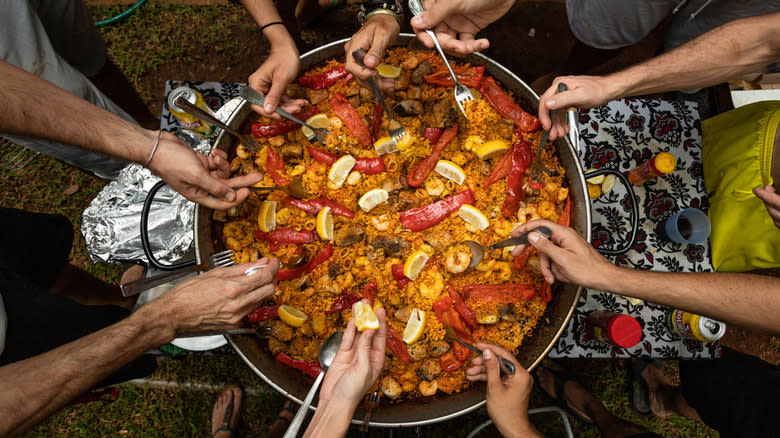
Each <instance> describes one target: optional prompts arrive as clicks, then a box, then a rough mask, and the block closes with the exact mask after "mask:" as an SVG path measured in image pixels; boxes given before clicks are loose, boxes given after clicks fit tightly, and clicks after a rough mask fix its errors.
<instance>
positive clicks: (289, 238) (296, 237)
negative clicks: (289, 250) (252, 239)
mask: <svg viewBox="0 0 780 438" xmlns="http://www.w3.org/2000/svg"><path fill="white" fill-rule="evenodd" d="M255 236H256V237H257V238H258V239H259V240H264V241H266V242H273V243H284V244H293V245H300V244H302V243H309V242H315V241H317V240H320V236H319V235H318V234H317V232H316V231H314V230H300V231H298V230H295V229H293V228H277V229H275V230H273V231H271V232H269V233H264V232H262V231H260V230H255Z"/></svg>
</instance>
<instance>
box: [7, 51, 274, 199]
mask: <svg viewBox="0 0 780 438" xmlns="http://www.w3.org/2000/svg"><path fill="white" fill-rule="evenodd" d="M0 75H1V76H2V77H3V86H2V87H0V101H2V102H5V104H6V109H7V110H6V111H4V113H3V116H2V117H0V132H4V133H8V134H15V135H24V136H28V137H38V138H46V139H49V140H52V141H56V142H59V143H66V144H71V145H74V146H78V147H81V148H84V149H88V150H91V151H95V152H100V153H103V154H106V155H111V156H114V157H117V158H121V159H124V160H127V161H132V162H135V163H139V164H146V162H147V161H148V159H149V157H150V154H151V151H152V147H153V145H154V143H155V140H156V138H157V135H158V132H156V131H149V130H146V129H143V128H141V127H140V126H138V125H136V124H134V123H132V122H129V121H127V120H125V119H123V118H121V117H119V116H117V115H116V114H113V113H111V112H109V111H106V110H105V109H103V108H100V107H98V106H95V105H93V104H92V103H90V102H87V101H86V100H83V99H79V98H78V97H76V96H74V95H72V94H70V93H68V92H67V91H65V90H63V89H62V88H59V87H57V86H55V85H53V84H52V83H50V82H48V81H45V80H43V79H41V78H39V77H37V76H35V75H33V74H31V73H28V72H26V71H24V70H22V69H20V68H17V67H15V66H13V65H11V64H9V63H7V62H5V61H0ZM148 167H149V169H151V170H152V172H154V173H155V174H157V175H159V176H160V177H161V178H162V179H163V180H165V182H167V183H168V184H169V185H170V186H171V187H173V188H174V189H175V190H176V191H178V192H179V193H181V194H182V195H184V196H185V197H186V198H187V199H189V200H190V201H193V202H197V203H200V204H203V205H206V206H208V207H212V208H217V209H227V208H230V207H233V206H235V205H238V204H240V203H241V202H243V201H244V199H246V197H247V196H249V190H246V189H243V190H239V191H238V192H234V191H233V189H232V187H239V186H247V185H251V184H254V183H256V182H258V181H260V180H261V179H262V176H261V175H260V174H251V175H246V176H243V177H239V178H234V179H227V177H228V176H229V169H228V163H227V155H225V154H224V153H223V152H216V151H215V152H213V153H212V155H211V156H209V157H205V156H203V155H201V154H198V153H197V152H195V151H193V150H192V148H190V147H189V146H187V145H186V144H184V143H183V142H182V141H181V140H179V139H178V138H177V137H176V136H175V135H173V134H171V133H168V132H162V133H161V135H160V143H159V145H158V146H157V150H156V151H155V153H154V156H153V157H152V160H151V161H150V162H149V165H148ZM210 195H213V197H212V196H210Z"/></svg>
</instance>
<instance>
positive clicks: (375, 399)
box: [360, 391, 379, 432]
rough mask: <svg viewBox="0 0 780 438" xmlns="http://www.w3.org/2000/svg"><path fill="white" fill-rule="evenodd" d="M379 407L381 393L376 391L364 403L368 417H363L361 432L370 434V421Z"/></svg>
mask: <svg viewBox="0 0 780 438" xmlns="http://www.w3.org/2000/svg"><path fill="white" fill-rule="evenodd" d="M378 407H379V391H374V392H373V393H372V394H369V395H367V396H366V398H365V400H364V401H363V410H364V411H366V415H365V416H364V417H363V425H362V426H360V431H361V432H368V421H369V420H370V419H371V414H372V413H373V412H374V411H375V410H376V408H378Z"/></svg>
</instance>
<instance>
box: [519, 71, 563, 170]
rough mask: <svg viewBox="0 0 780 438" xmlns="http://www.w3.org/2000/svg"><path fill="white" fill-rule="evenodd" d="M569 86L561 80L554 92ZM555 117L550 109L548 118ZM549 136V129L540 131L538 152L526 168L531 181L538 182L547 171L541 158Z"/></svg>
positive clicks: (556, 92) (553, 111)
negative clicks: (529, 166)
mask: <svg viewBox="0 0 780 438" xmlns="http://www.w3.org/2000/svg"><path fill="white" fill-rule="evenodd" d="M568 89H569V88H568V87H567V86H566V84H564V83H563V82H561V83H559V84H558V89H557V90H555V94H558V93H560V92H561V91H566V90H568ZM554 117H555V110H550V120H551V121H552V120H553V118H554ZM550 128H552V125H550ZM549 136H550V130H549V129H545V130H544V132H542V140H541V141H540V142H539V152H538V153H537V154H536V158H535V159H534V162H533V164H532V165H531V168H530V169H529V170H528V178H529V179H530V180H531V181H536V182H539V181H541V180H542V177H543V175H544V174H545V173H546V172H547V169H546V168H545V166H544V161H543V160H542V151H544V145H545V143H547V137H549Z"/></svg>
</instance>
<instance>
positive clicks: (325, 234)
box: [317, 207, 333, 240]
mask: <svg viewBox="0 0 780 438" xmlns="http://www.w3.org/2000/svg"><path fill="white" fill-rule="evenodd" d="M317 234H319V236H320V239H322V240H333V214H332V213H331V212H330V207H322V210H320V211H319V213H317Z"/></svg>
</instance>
